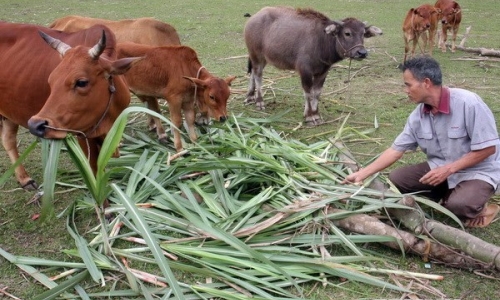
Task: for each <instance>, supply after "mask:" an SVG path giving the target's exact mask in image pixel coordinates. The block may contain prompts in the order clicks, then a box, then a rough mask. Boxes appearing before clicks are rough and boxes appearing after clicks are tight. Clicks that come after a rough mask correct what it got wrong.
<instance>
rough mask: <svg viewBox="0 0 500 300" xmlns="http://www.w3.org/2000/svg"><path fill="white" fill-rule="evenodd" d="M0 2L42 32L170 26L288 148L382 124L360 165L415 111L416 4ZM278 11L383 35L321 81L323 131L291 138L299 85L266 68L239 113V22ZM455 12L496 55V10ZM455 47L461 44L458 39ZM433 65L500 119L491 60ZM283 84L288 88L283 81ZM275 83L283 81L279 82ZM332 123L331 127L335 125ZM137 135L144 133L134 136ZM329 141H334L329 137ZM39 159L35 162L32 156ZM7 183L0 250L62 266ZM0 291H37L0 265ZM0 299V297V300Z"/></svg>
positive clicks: (473, 43) (86, 218)
mask: <svg viewBox="0 0 500 300" xmlns="http://www.w3.org/2000/svg"><path fill="white" fill-rule="evenodd" d="M305 3H306V2H303V1H286V3H285V2H281V1H260V0H258V1H234V0H232V1H228V0H226V1H222V0H219V1H210V2H205V1H194V0H186V1H157V0H154V1H147V2H144V3H142V2H141V3H139V2H137V1H102V2H100V1H61V0H51V1H33V0H31V1H16V2H15V3H13V2H8V1H0V4H1V6H2V10H0V19H1V20H5V21H11V22H26V23H36V24H41V25H47V24H49V23H50V22H51V21H52V20H53V19H55V18H58V17H62V16H64V15H68V14H80V15H87V16H93V17H99V18H108V19H123V18H136V17H143V16H151V17H155V18H157V19H159V20H163V21H165V22H168V23H170V24H172V25H173V26H174V27H175V28H176V29H177V31H178V33H179V34H180V37H181V41H182V43H184V44H186V45H188V46H191V47H193V48H194V49H195V50H196V51H197V52H198V55H199V57H200V61H201V62H202V63H203V64H204V65H205V66H206V67H207V69H208V70H210V71H211V72H213V73H215V74H217V75H218V76H220V77H226V76H228V75H236V76H238V77H237V79H236V80H235V81H234V83H233V89H234V90H235V91H236V92H237V93H234V94H233V96H232V97H231V99H230V103H229V107H228V108H229V111H230V112H231V113H233V114H243V115H246V116H254V117H268V116H272V115H275V114H278V113H280V112H283V111H284V110H288V109H290V112H289V113H288V114H287V115H286V116H285V117H284V118H283V119H282V120H281V122H280V123H278V124H276V127H278V128H280V129H283V130H285V131H289V132H290V135H291V136H292V137H295V138H303V139H306V138H307V137H311V138H310V139H308V140H307V141H309V142H312V141H314V140H322V139H325V138H327V137H330V136H331V135H328V134H325V135H322V133H324V132H331V131H333V132H334V133H335V132H336V129H337V128H338V126H339V125H340V124H341V122H342V120H343V118H344V117H345V116H346V115H347V114H350V117H349V119H348V125H349V126H352V127H359V128H365V127H367V125H366V124H367V123H373V120H374V118H375V117H376V118H377V120H378V122H379V123H380V124H382V126H381V127H380V129H379V130H378V131H377V132H376V133H374V134H373V135H371V137H373V138H374V140H372V141H365V142H363V143H360V142H356V143H353V144H352V145H351V146H352V148H351V151H352V152H353V153H355V154H356V157H357V159H358V160H359V161H360V162H361V163H366V162H367V161H369V160H370V159H372V158H373V156H374V155H376V154H377V153H379V152H380V151H382V150H383V149H385V148H386V147H388V146H389V145H390V144H391V142H392V140H393V139H394V137H395V136H396V135H397V134H398V133H399V132H400V130H401V129H402V126H403V125H404V122H405V120H406V117H407V115H408V113H409V112H410V111H411V110H412V109H413V108H414V106H413V105H412V104H410V103H408V101H407V100H406V96H405V95H404V93H403V86H402V79H401V73H400V71H399V70H398V69H397V65H398V63H399V62H400V61H401V59H402V57H403V39H402V33H401V28H400V27H401V23H402V20H403V18H404V16H405V14H406V11H407V10H408V9H409V8H410V7H416V6H418V5H420V4H421V2H420V1H396V0H393V1H390V0H382V1H373V0H366V1H362V0H358V1H341V0H334V1H318V0H312V1H309V2H307V4H305ZM278 4H287V5H290V6H304V5H307V6H310V7H313V8H316V9H318V10H319V11H321V12H323V13H325V14H326V15H328V16H330V17H331V18H335V19H341V18H344V17H347V16H355V17H357V18H359V19H362V20H366V21H368V23H369V24H373V25H375V26H378V27H380V28H381V29H382V30H383V31H384V35H382V36H380V37H375V38H372V39H369V40H366V46H367V48H368V49H369V51H370V54H369V57H368V58H367V59H366V60H364V61H360V62H353V63H352V70H351V74H353V73H354V72H358V73H356V76H355V77H354V79H353V80H352V81H351V83H349V85H346V84H345V83H344V80H345V79H346V78H347V76H348V73H347V66H348V62H347V61H343V62H340V63H339V64H337V65H336V66H335V67H334V68H333V69H332V70H331V72H330V74H329V76H328V78H327V81H326V84H325V87H324V91H323V94H324V95H323V97H322V102H321V104H320V112H321V114H322V116H323V118H324V119H325V121H327V123H326V124H325V125H322V126H318V127H315V128H304V127H301V128H299V129H298V130H295V131H292V129H293V128H295V127H297V126H298V124H299V123H300V122H301V121H302V112H303V105H304V103H303V97H302V90H301V89H300V84H299V79H298V77H297V76H296V74H294V73H292V72H289V71H279V70H276V69H274V68H273V67H270V66H268V67H267V68H266V69H265V71H264V76H265V78H267V79H269V80H270V81H269V82H270V87H269V88H268V90H267V94H266V97H265V101H266V111H265V112H259V111H255V110H254V108H253V107H252V106H244V105H243V100H244V91H245V90H246V87H247V77H246V76H245V72H246V59H245V58H242V57H241V56H243V55H245V54H246V50H245V45H244V42H243V37H242V32H243V27H244V24H245V21H246V19H245V18H244V17H243V14H244V13H247V12H248V13H251V14H253V13H255V12H256V11H258V10H259V9H260V8H261V7H263V6H266V5H278ZM460 4H461V5H462V8H463V15H464V17H463V23H462V27H461V30H460V33H461V34H463V32H464V31H465V28H466V27H467V26H472V30H471V34H470V36H469V38H468V40H467V43H466V46H469V47H485V48H497V49H498V48H500V35H498V30H499V29H500V19H499V18H498V16H497V11H495V9H493V8H494V7H496V5H497V1H496V0H485V1H476V0H461V1H460ZM459 38H461V35H460V36H459ZM434 54H435V55H434V57H435V58H437V59H438V60H439V62H440V63H441V65H442V68H443V74H444V82H445V84H447V85H452V86H457V87H463V88H467V89H470V90H472V91H475V92H477V93H478V94H479V95H480V96H481V97H482V98H483V99H484V100H485V102H486V103H488V105H489V106H490V107H491V109H492V110H493V112H494V114H495V116H497V117H498V116H500V100H499V97H498V96H499V94H500V87H499V85H498V78H500V70H499V64H498V62H497V61H496V60H494V59H489V60H487V59H485V58H480V57H477V56H476V55H473V54H468V53H463V52H459V51H458V52H456V53H450V52H448V53H441V52H440V51H438V50H437V49H436V50H435V52H434ZM283 77H289V78H283ZM278 78H283V79H278ZM339 117H340V120H338V121H337V119H338V118H339ZM142 127H143V128H145V126H144V125H143V126H142ZM20 132H21V134H20V135H19V141H20V145H21V150H23V149H25V147H27V146H28V145H29V144H30V143H31V142H32V141H33V140H34V138H33V136H31V135H30V134H29V133H28V132H27V131H26V130H24V129H23V130H20ZM334 133H333V134H334ZM37 153H38V152H37ZM37 153H35V152H34V153H32V155H30V156H29V158H28V159H27V160H26V162H25V166H26V167H27V169H28V172H29V173H30V174H31V175H32V176H33V177H34V178H35V179H36V180H37V182H38V183H41V181H42V177H43V168H42V165H41V158H40V156H39V154H37ZM0 159H1V160H0V174H2V173H4V172H5V170H7V168H8V167H9V166H10V162H9V161H8V159H7V156H6V153H5V151H4V149H3V148H1V149H0ZM418 159H421V156H420V155H418V154H416V155H410V156H407V157H405V161H406V162H412V161H417V160H418ZM61 160H62V161H61V163H60V165H61V167H60V172H61V176H63V173H72V172H74V169H75V167H74V165H73V163H72V162H71V161H70V160H69V158H68V157H67V155H65V154H63V155H62V157H61ZM17 187H18V185H17V183H16V182H15V180H14V178H12V179H11V180H10V181H9V182H7V183H6V184H5V185H4V186H2V187H0V189H1V191H0V247H1V248H3V249H5V250H7V251H9V252H11V253H13V254H15V255H30V256H37V257H43V258H47V259H58V260H65V259H69V257H67V256H66V255H65V254H62V252H61V250H63V249H66V248H67V247H68V245H71V247H73V244H74V241H73V239H72V237H71V236H70V235H69V234H68V232H67V230H66V227H65V218H64V217H63V218H59V219H55V220H54V221H52V222H50V223H46V224H42V223H40V222H37V221H32V220H31V217H32V216H33V215H34V214H36V213H38V212H39V210H40V209H39V207H37V206H35V205H33V204H26V203H27V201H28V200H29V199H31V197H32V196H33V193H30V192H25V191H22V190H20V189H18V188H17ZM56 192H58V194H56V197H57V199H56V203H55V209H56V213H61V212H62V211H63V210H64V209H65V208H66V207H67V206H68V204H69V203H71V202H72V201H74V200H75V199H78V198H81V197H82V193H81V192H79V191H71V190H70V189H69V188H65V187H60V186H59V187H58V188H57V189H56ZM77 219H78V227H79V231H80V232H86V231H87V230H90V228H92V227H93V226H94V225H95V224H96V223H97V220H96V219H95V214H93V212H92V211H88V212H79V213H78V217H77ZM499 229H500V228H499V225H498V223H495V224H493V225H492V226H490V227H488V228H487V229H485V230H479V229H478V230H472V231H471V232H473V233H474V234H477V235H478V236H479V237H481V238H483V239H485V240H487V241H489V242H491V243H494V244H498V241H499V240H500V237H499V233H498V232H500V231H499ZM375 250H377V251H379V252H386V253H387V255H388V256H389V257H391V259H393V260H394V259H395V260H399V256H398V254H397V253H394V252H392V251H388V250H386V249H383V248H375ZM399 261H400V264H401V268H402V269H405V270H410V271H416V272H424V271H428V270H426V269H425V268H424V267H423V263H422V262H421V261H420V260H419V259H418V258H413V257H410V258H409V259H405V260H399ZM430 272H432V273H438V274H439V273H441V274H443V275H444V276H445V280H444V281H442V282H431V283H430V284H431V285H432V286H434V287H436V288H438V289H440V290H442V291H443V292H444V293H445V294H446V295H447V296H448V297H450V298H463V299H497V298H499V297H500V292H499V291H498V289H497V282H496V281H495V280H489V279H485V278H482V277H479V276H478V275H475V274H474V273H472V272H469V271H466V270H465V271H459V270H455V269H449V268H443V267H439V266H433V268H432V269H431V270H430ZM0 274H1V275H0V288H2V287H4V286H8V287H9V288H8V290H7V291H8V292H10V293H12V294H14V295H16V296H18V297H21V298H23V299H31V298H33V297H34V296H36V295H38V294H40V293H41V292H42V291H44V289H43V288H41V287H40V286H39V285H36V284H33V283H32V280H30V279H28V278H27V277H25V276H23V275H22V274H21V272H20V270H19V269H18V268H17V267H16V266H14V265H12V264H10V263H8V262H7V261H6V260H4V259H3V258H0ZM358 288H359V289H360V290H361V291H370V292H371V295H372V296H371V297H370V298H381V297H390V296H393V297H395V296H394V295H391V294H387V293H386V292H384V291H381V290H378V289H376V288H373V287H366V286H359V287H358ZM311 290H313V291H314V292H313V294H312V295H311V296H310V298H311V299H333V298H340V299H348V298H358V297H359V296H357V295H355V294H354V295H353V294H351V293H349V292H344V291H339V290H334V291H331V290H326V291H323V290H322V289H319V288H317V287H315V288H313V287H311ZM0 298H1V296H0Z"/></svg>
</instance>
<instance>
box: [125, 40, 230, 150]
mask: <svg viewBox="0 0 500 300" xmlns="http://www.w3.org/2000/svg"><path fill="white" fill-rule="evenodd" d="M117 53H118V57H119V58H125V57H137V56H139V57H143V59H141V60H140V61H138V62H137V63H135V64H134V65H133V66H132V67H131V68H130V70H129V71H128V72H127V73H126V74H125V75H124V77H125V79H126V81H127V84H128V86H129V89H130V91H131V92H132V93H134V94H135V95H136V96H137V97H138V98H139V99H140V100H141V101H143V102H146V103H147V105H148V108H149V109H151V110H153V111H155V112H157V113H160V107H159V105H158V100H157V99H158V98H163V99H165V100H166V101H167V103H168V108H169V111H170V119H171V121H172V124H173V125H174V126H175V128H174V146H175V149H176V150H177V151H181V150H182V141H181V136H180V132H179V129H180V128H181V125H182V111H183V112H184V116H185V118H186V123H187V127H188V131H189V137H190V139H191V141H196V139H197V136H196V132H195V129H194V123H195V106H198V110H199V111H200V112H201V113H202V114H203V113H204V114H208V116H209V117H212V118H213V119H215V120H216V121H221V122H223V121H225V120H226V118H227V112H226V106H227V100H228V98H229V94H230V90H229V86H230V84H231V81H233V79H234V78H235V77H229V78H226V79H221V78H218V77H215V76H214V75H212V74H211V73H210V72H209V71H208V70H207V69H205V67H203V65H202V64H201V63H200V61H199V60H198V56H197V54H196V52H195V51H194V50H193V49H192V48H190V47H187V46H162V47H154V46H147V45H140V44H135V43H119V44H118V45H117ZM154 119H155V122H156V132H157V134H158V138H159V139H160V140H165V139H166V133H165V129H164V128H163V126H162V124H161V122H160V120H159V119H158V118H154Z"/></svg>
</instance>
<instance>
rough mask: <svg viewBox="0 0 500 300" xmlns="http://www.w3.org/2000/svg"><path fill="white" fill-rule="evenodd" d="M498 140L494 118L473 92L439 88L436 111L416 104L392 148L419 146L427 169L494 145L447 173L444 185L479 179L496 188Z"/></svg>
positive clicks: (499, 159)
mask: <svg viewBox="0 0 500 300" xmlns="http://www.w3.org/2000/svg"><path fill="white" fill-rule="evenodd" d="M499 145H500V142H499V139H498V132H497V127H496V122H495V118H494V116H493V113H492V112H491V110H490V109H489V108H488V106H487V105H486V104H485V103H484V102H483V100H482V99H481V97H479V96H478V95H477V94H475V93H473V92H470V91H467V90H464V89H459V88H446V87H443V88H442V93H441V99H440V103H439V107H438V112H437V113H436V114H432V113H431V111H430V107H429V106H428V105H426V104H422V103H421V104H419V105H418V106H417V107H416V108H415V110H414V111H413V112H412V113H411V114H410V116H409V117H408V120H407V122H406V125H405V128H404V130H403V132H401V133H400V134H399V136H398V137H397V138H396V139H395V141H394V143H393V144H392V148H393V149H394V150H396V151H401V152H404V151H407V150H415V149H417V147H420V149H422V151H423V152H424V153H425V154H426V155H427V162H428V163H429V166H430V167H431V169H434V168H436V167H439V166H443V165H446V164H449V163H451V162H454V161H456V160H458V159H459V158H461V157H462V156H464V155H465V154H467V153H469V152H471V151H472V150H481V149H484V148H487V147H490V146H496V152H495V154H492V155H491V156H489V157H488V158H486V159H485V160H484V161H482V162H480V163H478V164H476V165H474V166H471V167H469V168H466V169H463V170H460V171H458V172H457V173H455V174H452V175H450V176H449V177H448V187H449V188H450V189H451V188H454V187H455V186H456V185H457V184H458V183H459V182H461V181H465V180H472V179H480V180H483V181H486V182H488V183H489V184H491V185H492V186H493V188H494V189H497V187H498V184H499V183H500V152H499V150H500V148H499Z"/></svg>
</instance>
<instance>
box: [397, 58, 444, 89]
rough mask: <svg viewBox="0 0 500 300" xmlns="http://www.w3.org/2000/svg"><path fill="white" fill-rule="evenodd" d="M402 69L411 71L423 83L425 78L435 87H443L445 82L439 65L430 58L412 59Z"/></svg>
mask: <svg viewBox="0 0 500 300" xmlns="http://www.w3.org/2000/svg"><path fill="white" fill-rule="evenodd" d="M400 69H401V70H402V71H403V72H404V71H406V70H408V71H410V72H411V73H412V75H413V77H415V79H417V80H418V81H423V80H424V79H425V78H429V80H430V81H431V82H432V83H433V84H434V85H441V84H442V82H443V75H442V73H441V67H440V66H439V63H438V62H437V61H436V60H435V59H434V58H432V57H430V56H418V57H415V58H411V59H409V60H407V61H406V62H404V63H403V64H402V65H401V66H400Z"/></svg>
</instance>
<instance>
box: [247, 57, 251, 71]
mask: <svg viewBox="0 0 500 300" xmlns="http://www.w3.org/2000/svg"><path fill="white" fill-rule="evenodd" d="M251 73H252V61H251V60H250V58H249V59H248V68H247V74H251Z"/></svg>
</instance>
